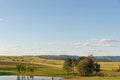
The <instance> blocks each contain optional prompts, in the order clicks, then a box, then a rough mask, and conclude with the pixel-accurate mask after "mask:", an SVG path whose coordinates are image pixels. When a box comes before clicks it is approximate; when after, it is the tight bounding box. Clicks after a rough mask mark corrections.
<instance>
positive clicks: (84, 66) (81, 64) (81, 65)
mask: <svg viewBox="0 0 120 80" xmlns="http://www.w3.org/2000/svg"><path fill="white" fill-rule="evenodd" d="M63 69H64V71H65V72H66V73H67V74H68V73H78V75H80V76H90V75H95V74H98V73H99V72H100V64H98V63H97V62H96V60H95V58H94V57H93V56H88V57H80V58H78V59H76V58H67V59H65V61H64V65H63Z"/></svg>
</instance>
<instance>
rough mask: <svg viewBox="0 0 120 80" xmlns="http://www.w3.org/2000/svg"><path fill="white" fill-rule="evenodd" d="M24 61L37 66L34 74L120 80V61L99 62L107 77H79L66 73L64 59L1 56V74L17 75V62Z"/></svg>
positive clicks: (84, 79)
mask: <svg viewBox="0 0 120 80" xmlns="http://www.w3.org/2000/svg"><path fill="white" fill-rule="evenodd" d="M18 63H24V64H31V65H34V66H35V71H34V73H33V75H36V76H61V77H65V78H67V79H75V80H119V79H120V77H119V76H120V72H117V71H116V70H117V69H118V67H119V64H120V62H98V63H99V64H100V65H101V72H103V73H104V74H105V77H97V76H96V77H79V76H78V75H77V74H76V75H73V74H66V73H65V72H64V71H63V69H62V66H63V63H64V60H54V59H44V58H39V57H26V56H25V57H15V56H12V57H4V56H2V57H0V75H16V74H18V73H17V71H16V64H18Z"/></svg>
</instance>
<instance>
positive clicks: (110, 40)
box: [98, 39, 119, 43]
mask: <svg viewBox="0 0 120 80" xmlns="http://www.w3.org/2000/svg"><path fill="white" fill-rule="evenodd" d="M98 41H99V42H101V43H113V42H119V40H114V39H99V40H98Z"/></svg>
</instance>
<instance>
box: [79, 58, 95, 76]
mask: <svg viewBox="0 0 120 80" xmlns="http://www.w3.org/2000/svg"><path fill="white" fill-rule="evenodd" d="M93 64H94V62H93V60H92V59H90V58H87V57H86V58H84V59H82V60H80V61H79V63H78V65H77V71H78V73H79V75H81V76H88V75H90V74H92V73H93V70H94V65H93Z"/></svg>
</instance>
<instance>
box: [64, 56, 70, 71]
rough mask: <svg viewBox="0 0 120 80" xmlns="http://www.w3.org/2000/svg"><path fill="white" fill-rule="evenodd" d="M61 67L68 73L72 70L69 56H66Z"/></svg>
mask: <svg viewBox="0 0 120 80" xmlns="http://www.w3.org/2000/svg"><path fill="white" fill-rule="evenodd" d="M63 69H64V70H65V71H66V72H67V73H69V72H71V71H72V59H71V58H67V59H66V60H65V61H64V65H63Z"/></svg>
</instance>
